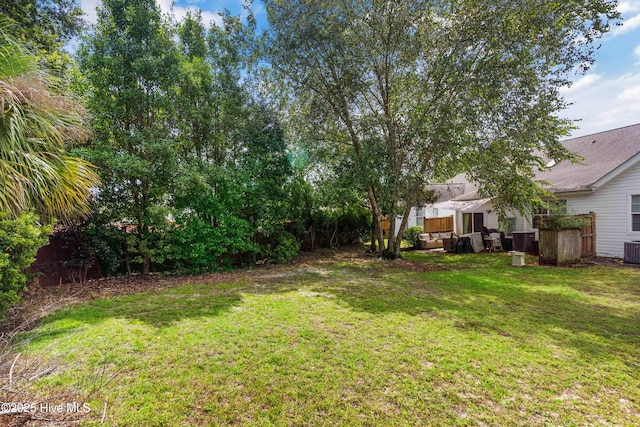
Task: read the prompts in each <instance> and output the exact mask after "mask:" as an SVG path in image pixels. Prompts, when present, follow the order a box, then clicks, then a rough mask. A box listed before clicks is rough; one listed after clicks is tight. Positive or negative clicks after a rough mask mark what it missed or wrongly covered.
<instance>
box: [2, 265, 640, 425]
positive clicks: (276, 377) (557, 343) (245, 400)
mask: <svg viewBox="0 0 640 427" xmlns="http://www.w3.org/2000/svg"><path fill="white" fill-rule="evenodd" d="M406 256H407V258H409V259H410V260H411V261H413V262H414V264H413V265H412V267H415V268H412V269H407V268H406V266H407V264H408V263H407V262H406V261H401V262H386V261H379V260H373V259H364V258H363V259H359V260H349V259H346V258H344V259H336V260H333V261H326V260H325V261H310V262H306V263H304V264H297V265H293V266H291V267H290V268H288V269H275V270H262V271H261V272H259V273H258V272H256V273H255V276H250V277H249V278H246V277H245V278H243V279H240V280H238V281H236V282H233V283H224V284H216V285H190V286H183V287H178V288H174V289H170V290H166V291H162V292H154V293H148V294H140V295H134V296H126V297H120V298H114V299H108V300H95V301H93V302H91V303H88V304H84V305H78V306H74V307H72V308H69V309H65V310H61V311H57V312H55V313H53V314H52V315H50V316H48V317H47V318H46V319H45V321H44V322H43V323H42V324H41V325H40V326H39V327H38V328H37V329H35V330H33V331H31V332H29V333H27V334H24V335H23V336H21V337H20V339H21V342H22V343H23V344H22V348H20V349H19V351H20V352H21V354H25V355H28V357H27V356H23V357H22V358H21V359H19V361H18V362H17V363H16V366H15V368H14V375H16V376H18V375H19V372H20V370H21V369H25V370H26V369H28V363H29V362H28V361H27V360H25V359H28V360H32V361H33V360H38V361H39V362H38V363H40V365H41V366H43V367H44V366H50V365H53V363H55V364H56V366H57V369H56V370H55V372H54V373H53V374H51V375H48V376H47V375H43V376H42V377H40V378H38V379H37V380H35V381H34V382H33V383H32V384H33V385H31V386H30V388H29V392H30V393H32V395H33V396H41V398H44V397H46V396H58V397H57V398H56V399H57V400H56V402H62V403H64V402H66V401H69V400H79V399H82V398H83V396H88V403H89V405H88V406H89V408H90V412H89V413H88V414H87V415H86V416H85V417H84V418H82V419H81V420H82V425H90V426H91V425H100V422H101V419H102V418H103V417H104V419H103V420H102V421H103V424H102V425H111V426H162V425H166V426H187V425H193V426H202V425H262V426H267V425H314V426H315V425H332V426H333V425H355V426H357V425H376V426H377V425H381V426H382V425H384V426H391V425H433V426H441V425H473V426H477V425H490V426H509V425H513V426H516V425H517V426H522V425H527V426H547V425H549V426H551V425H554V426H555V425H562V426H571V425H580V426H582V425H638V424H640V269H632V268H610V267H595V266H593V267H583V268H556V267H538V266H527V267H522V268H515V267H511V266H510V261H511V259H510V258H509V257H508V255H506V254H477V255H476V254H470V255H444V254H426V253H409V254H407V255H406ZM531 261H532V259H528V262H531ZM415 263H425V264H424V266H426V265H427V264H432V265H438V266H440V267H441V268H437V269H434V271H426V272H416V271H412V270H420V266H421V265H423V264H418V265H416V264H415ZM23 363H24V364H25V365H23ZM64 393H66V394H64ZM5 399H6V397H5ZM51 399H53V398H51ZM73 418H74V417H73V416H71V417H70V419H73ZM2 421H3V420H2V419H1V418H0V422H2Z"/></svg>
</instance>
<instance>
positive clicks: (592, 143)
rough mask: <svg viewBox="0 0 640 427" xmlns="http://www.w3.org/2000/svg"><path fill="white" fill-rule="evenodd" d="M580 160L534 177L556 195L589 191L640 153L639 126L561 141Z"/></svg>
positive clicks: (558, 166)
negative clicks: (547, 184)
mask: <svg viewBox="0 0 640 427" xmlns="http://www.w3.org/2000/svg"><path fill="white" fill-rule="evenodd" d="M563 145H564V146H565V147H567V148H568V149H569V150H570V151H572V152H574V153H576V154H577V155H579V156H581V157H582V158H583V160H582V161H581V162H580V163H571V162H569V161H562V162H560V163H558V164H557V165H555V166H553V167H551V168H550V169H549V170H546V171H543V172H540V173H538V174H537V178H538V179H540V180H544V181H547V182H548V183H549V184H550V186H551V189H553V191H555V192H563V191H580V190H585V189H589V188H591V187H592V186H593V184H595V183H596V182H597V181H599V180H600V179H602V178H604V177H605V176H606V175H607V174H609V173H610V172H612V171H614V170H615V169H616V168H618V167H619V166H621V165H622V164H624V163H625V162H626V161H628V160H630V159H631V158H633V157H634V156H636V155H637V154H639V153H640V123H639V124H636V125H632V126H626V127H622V128H619V129H613V130H609V131H605V132H600V133H596V134H592V135H585V136H581V137H578V138H572V139H568V140H565V141H563Z"/></svg>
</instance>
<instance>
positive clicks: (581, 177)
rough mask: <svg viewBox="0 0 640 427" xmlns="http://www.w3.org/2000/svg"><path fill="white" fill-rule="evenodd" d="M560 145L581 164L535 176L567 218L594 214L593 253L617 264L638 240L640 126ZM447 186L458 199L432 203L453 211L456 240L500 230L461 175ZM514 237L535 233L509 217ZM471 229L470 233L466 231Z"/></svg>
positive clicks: (523, 221)
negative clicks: (453, 188) (560, 202)
mask: <svg viewBox="0 0 640 427" xmlns="http://www.w3.org/2000/svg"><path fill="white" fill-rule="evenodd" d="M563 145H565V147H567V148H568V149H569V150H570V151H572V152H574V153H576V154H578V155H579V156H580V157H582V158H583V160H582V161H581V162H580V163H571V162H568V161H564V162H560V163H558V164H557V165H551V166H550V167H549V168H548V169H547V170H546V171H544V172H540V173H538V175H537V177H536V178H537V179H538V180H543V181H545V182H548V183H549V184H550V185H549V188H548V189H549V190H550V191H552V192H553V193H554V195H555V196H556V198H557V199H559V200H566V206H567V211H568V212H569V213H572V214H585V213H590V212H594V213H595V214H596V253H597V255H598V256H606V257H616V258H622V257H623V255H624V254H623V251H624V242H628V241H632V240H640V124H637V125H633V126H627V127H623V128H619V129H613V130H610V131H606V132H600V133H597V134H593V135H586V136H582V137H579V138H572V139H569V140H566V141H563ZM448 185H457V186H462V187H463V188H464V191H463V192H462V194H461V195H459V196H457V197H454V198H452V199H450V200H448V201H441V202H438V203H435V204H434V205H433V206H434V207H436V208H453V209H455V217H456V221H455V227H456V232H457V233H459V234H462V233H465V232H468V231H479V230H476V228H481V227H482V226H486V227H487V228H489V229H492V228H495V229H502V228H504V227H500V226H499V224H498V218H497V215H496V214H495V212H494V211H493V207H492V204H491V200H490V199H479V197H478V196H477V186H476V185H474V184H473V183H469V182H468V181H467V180H466V178H465V176H464V174H461V175H458V176H456V177H454V178H453V179H451V180H450V181H449V183H448ZM512 218H514V220H513V221H514V224H512V225H511V227H510V228H511V229H512V230H515V231H531V230H533V231H537V230H535V229H533V226H532V222H531V220H530V219H527V218H523V217H522V216H521V215H519V214H513V215H512ZM471 229H472V230H471Z"/></svg>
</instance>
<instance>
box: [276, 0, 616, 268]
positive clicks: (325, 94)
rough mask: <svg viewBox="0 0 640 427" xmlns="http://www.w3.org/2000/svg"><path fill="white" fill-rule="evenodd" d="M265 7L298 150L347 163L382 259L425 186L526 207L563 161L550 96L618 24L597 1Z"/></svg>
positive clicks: (279, 2)
mask: <svg viewBox="0 0 640 427" xmlns="http://www.w3.org/2000/svg"><path fill="white" fill-rule="evenodd" d="M264 3H265V5H266V7H267V12H268V17H269V22H270V30H269V31H270V37H269V39H268V41H267V55H268V59H269V62H270V64H271V67H272V69H273V70H274V71H275V72H276V73H277V74H278V76H279V77H280V78H281V81H282V82H283V83H284V84H283V87H287V86H288V87H290V88H291V89H292V90H291V91H290V92H288V93H287V96H291V95H293V96H294V97H295V100H296V102H295V107H294V108H295V110H296V113H297V114H300V113H301V112H302V113H303V114H300V115H301V116H302V117H303V121H302V122H303V123H304V126H305V127H306V128H307V129H308V130H310V132H307V141H308V142H310V143H311V144H310V146H311V148H313V147H323V148H324V149H325V150H332V151H333V152H334V154H335V156H339V157H341V158H344V159H345V161H344V162H341V166H345V165H346V166H347V168H346V169H345V173H349V174H352V175H353V176H354V177H356V178H357V181H358V182H359V184H360V187H361V189H362V191H363V192H364V193H365V194H366V195H367V199H368V203H369V205H370V208H371V211H372V213H373V218H374V221H375V222H376V223H377V224H378V227H377V230H379V232H378V236H377V239H378V241H379V243H380V244H381V246H382V245H384V240H383V236H382V231H381V227H379V225H380V220H381V218H382V215H383V213H384V214H387V215H389V217H390V218H391V221H390V236H389V242H388V247H387V249H386V250H385V254H384V255H385V256H388V257H391V258H393V257H397V256H398V255H399V250H400V241H401V236H402V233H403V232H404V229H405V228H406V224H407V219H408V215H409V210H410V208H411V206H412V205H415V204H417V203H421V202H424V199H426V198H427V197H428V194H425V192H424V191H423V189H424V188H425V185H426V184H427V183H429V182H433V181H434V180H439V179H442V178H446V177H447V175H448V174H449V173H450V172H451V171H452V170H456V169H457V170H460V169H463V170H466V171H467V172H468V174H469V175H470V177H471V178H473V179H475V180H477V181H478V182H479V183H480V184H481V192H482V194H484V195H487V196H492V197H495V205H496V208H497V210H498V212H504V211H505V209H507V208H514V209H518V210H520V211H527V210H528V209H529V206H530V205H531V203H532V200H535V199H536V197H538V196H539V195H540V194H541V189H540V188H539V186H538V185H537V183H535V182H534V181H533V171H534V170H535V169H536V168H539V167H543V166H544V162H543V160H542V158H543V157H544V156H548V157H550V158H553V159H555V160H560V159H563V158H567V157H570V154H569V153H567V152H566V151H565V150H564V149H563V148H562V145H561V144H560V143H559V139H560V137H561V136H563V135H566V134H567V132H568V131H569V130H570V129H571V123H570V122H568V121H566V120H561V119H559V118H558V116H557V114H558V113H559V111H561V110H562V109H563V108H564V107H565V105H566V104H565V102H564V100H563V98H562V96H561V94H560V91H559V89H560V88H561V87H563V86H567V85H569V84H570V77H571V74H572V73H573V72H574V70H575V69H576V68H577V67H582V69H586V68H588V66H589V65H590V64H591V63H592V61H593V50H594V43H595V41H596V40H597V39H598V38H599V37H600V36H601V35H602V34H604V33H605V32H606V31H608V30H609V23H610V21H611V20H615V19H616V18H617V16H618V14H617V13H616V11H615V7H616V2H615V1H604V0H588V1H584V2H574V1H568V2H558V1H555V0H541V1H537V2H515V3H514V2H511V1H500V0H498V1H496V0H480V1H466V0H448V1H432V0H397V1H393V2H390V1H386V0H347V1H341V2H330V3H327V2H317V1H313V0H297V1H284V0H265V2H264ZM496 171H499V173H496ZM397 214H401V215H402V218H403V220H402V222H401V225H400V227H399V229H398V230H395V221H394V220H393V219H394V218H395V217H396V215H397Z"/></svg>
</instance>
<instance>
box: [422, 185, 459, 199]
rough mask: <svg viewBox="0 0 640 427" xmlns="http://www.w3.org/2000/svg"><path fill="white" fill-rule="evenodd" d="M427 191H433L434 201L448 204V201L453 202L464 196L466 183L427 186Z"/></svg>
mask: <svg viewBox="0 0 640 427" xmlns="http://www.w3.org/2000/svg"><path fill="white" fill-rule="evenodd" d="M427 190H432V191H433V193H434V200H436V201H437V202H446V201H447V200H453V199H455V198H457V197H459V196H461V195H462V194H464V190H465V184H464V183H455V182H454V183H443V184H430V185H427Z"/></svg>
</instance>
